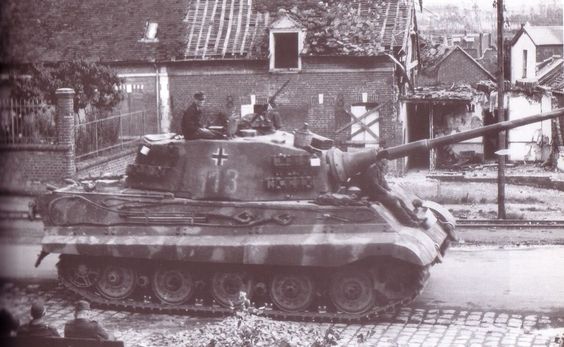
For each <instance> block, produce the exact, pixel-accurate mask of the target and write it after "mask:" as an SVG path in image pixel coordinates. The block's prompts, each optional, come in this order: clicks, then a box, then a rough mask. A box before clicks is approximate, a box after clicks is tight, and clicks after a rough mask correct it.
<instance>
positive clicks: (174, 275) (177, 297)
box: [152, 266, 194, 305]
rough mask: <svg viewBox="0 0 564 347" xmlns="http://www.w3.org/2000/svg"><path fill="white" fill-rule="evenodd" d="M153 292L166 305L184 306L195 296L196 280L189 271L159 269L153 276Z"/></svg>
mask: <svg viewBox="0 0 564 347" xmlns="http://www.w3.org/2000/svg"><path fill="white" fill-rule="evenodd" d="M152 286H153V292H154V293H155V296H156V297H157V298H159V300H161V301H162V302H164V303H167V304H172V305H178V304H182V303H184V302H186V301H188V300H190V298H191V297H192V295H193V294H194V279H193V277H192V275H191V273H190V271H188V270H183V269H180V268H178V267H167V266H166V267H165V266H163V267H159V268H158V269H157V270H156V271H155V273H154V274H153V280H152Z"/></svg>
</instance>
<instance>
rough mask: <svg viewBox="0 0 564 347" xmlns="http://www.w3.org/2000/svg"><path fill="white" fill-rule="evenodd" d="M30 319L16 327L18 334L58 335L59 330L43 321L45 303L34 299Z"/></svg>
mask: <svg viewBox="0 0 564 347" xmlns="http://www.w3.org/2000/svg"><path fill="white" fill-rule="evenodd" d="M30 314H31V321H29V323H27V324H24V325H22V326H21V327H20V328H19V329H18V336H40V337H60V336H61V335H59V332H58V331H57V329H55V328H54V327H52V326H49V325H47V324H46V323H44V322H43V317H45V305H43V302H41V301H36V302H34V303H33V304H32V305H31V310H30Z"/></svg>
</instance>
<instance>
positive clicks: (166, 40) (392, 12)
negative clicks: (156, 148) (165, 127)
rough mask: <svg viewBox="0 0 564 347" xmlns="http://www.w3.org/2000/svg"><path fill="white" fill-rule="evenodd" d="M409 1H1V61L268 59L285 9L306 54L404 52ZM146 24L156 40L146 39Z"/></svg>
mask: <svg viewBox="0 0 564 347" xmlns="http://www.w3.org/2000/svg"><path fill="white" fill-rule="evenodd" d="M411 4H412V2H411V1H410V0H325V1H292V0H280V1H279V0H167V1H166V2H162V1H158V0H89V1H74V0H43V1H33V0H4V1H2V2H1V3H0V62H2V63H29V62H38V61H44V62H46V61H47V62H48V61H61V60H71V59H78V58H82V59H86V60H91V61H103V62H119V61H130V62H135V61H139V62H141V61H144V62H146V61H169V60H179V59H182V60H183V59H188V60H189V59H213V58H241V57H246V58H265V57H266V56H267V52H266V50H267V45H266V42H267V40H268V35H267V33H268V30H267V29H268V26H269V25H270V23H272V22H273V20H275V19H276V14H277V12H278V8H279V7H286V9H287V10H289V11H290V13H291V14H292V15H293V16H294V17H295V18H297V19H298V20H299V21H300V22H301V23H302V24H303V25H304V27H305V28H306V30H307V34H306V42H305V51H304V52H303V53H304V54H310V55H376V54H380V52H381V51H384V50H386V51H390V50H393V49H394V48H398V47H402V46H403V45H404V44H405V42H406V39H407V37H408V34H409V26H410V23H411V16H412V8H411ZM148 21H151V22H156V23H158V31H157V36H156V38H157V40H154V41H151V40H141V39H142V38H143V35H144V31H145V27H146V23H147V22H148Z"/></svg>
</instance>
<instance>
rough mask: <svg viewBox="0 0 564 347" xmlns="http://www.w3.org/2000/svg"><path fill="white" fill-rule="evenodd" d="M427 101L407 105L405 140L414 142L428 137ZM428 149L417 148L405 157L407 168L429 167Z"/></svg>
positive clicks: (428, 110) (428, 108)
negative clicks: (417, 149)
mask: <svg viewBox="0 0 564 347" xmlns="http://www.w3.org/2000/svg"><path fill="white" fill-rule="evenodd" d="M429 113H430V105H429V104H428V103H414V104H408V105H407V141H408V142H414V141H418V140H423V139H428V138H429ZM429 164H430V162H429V151H427V150H419V151H417V152H415V153H412V154H410V155H408V157H407V169H408V170H410V169H429Z"/></svg>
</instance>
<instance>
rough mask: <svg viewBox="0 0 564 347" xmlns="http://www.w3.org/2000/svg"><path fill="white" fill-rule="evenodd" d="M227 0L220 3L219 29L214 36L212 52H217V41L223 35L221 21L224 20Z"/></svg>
mask: <svg viewBox="0 0 564 347" xmlns="http://www.w3.org/2000/svg"><path fill="white" fill-rule="evenodd" d="M226 1H227V0H223V2H222V3H221V15H220V16H219V29H218V30H217V37H216V38H215V45H214V46H213V52H214V53H217V49H218V48H219V41H221V37H222V36H223V23H224V22H225V3H226Z"/></svg>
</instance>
